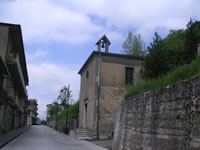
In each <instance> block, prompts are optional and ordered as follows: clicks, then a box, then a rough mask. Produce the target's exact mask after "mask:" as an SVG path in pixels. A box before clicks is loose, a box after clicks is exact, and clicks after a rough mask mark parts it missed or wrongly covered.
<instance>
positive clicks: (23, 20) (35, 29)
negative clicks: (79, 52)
mask: <svg viewBox="0 0 200 150" xmlns="http://www.w3.org/2000/svg"><path fill="white" fill-rule="evenodd" d="M0 9H1V10H2V12H3V13H2V14H3V15H0V19H1V20H3V21H6V22H12V23H17V24H19V23H20V24H21V25H22V29H23V34H24V39H25V42H33V41H36V42H43V43H45V42H51V41H56V42H68V43H72V44H77V43H79V44H80V43H83V42H88V41H89V40H91V39H93V37H94V36H96V34H99V33H100V32H104V31H105V30H104V28H103V26H102V25H100V24H96V23H94V22H92V21H91V19H90V17H89V16H88V15H87V14H82V13H78V12H75V11H73V10H71V9H69V8H68V7H67V6H66V7H64V6H61V5H56V4H53V3H51V1H48V0H42V1H41V0H35V1H27V0H20V1H15V2H4V3H3V5H1V6H0ZM118 34H119V33H118Z"/></svg>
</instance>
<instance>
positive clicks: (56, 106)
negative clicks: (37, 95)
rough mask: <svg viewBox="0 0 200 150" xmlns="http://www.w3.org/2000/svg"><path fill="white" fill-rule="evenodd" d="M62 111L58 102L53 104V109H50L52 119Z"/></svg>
mask: <svg viewBox="0 0 200 150" xmlns="http://www.w3.org/2000/svg"><path fill="white" fill-rule="evenodd" d="M61 110H62V109H61V107H60V105H59V104H58V103H57V102H53V103H52V106H51V108H50V109H49V112H48V113H49V114H50V118H52V117H53V116H54V115H55V114H56V113H57V112H60V111H61Z"/></svg>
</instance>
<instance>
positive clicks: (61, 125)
mask: <svg viewBox="0 0 200 150" xmlns="http://www.w3.org/2000/svg"><path fill="white" fill-rule="evenodd" d="M68 124H69V130H74V129H75V128H77V127H78V120H77V119H69V122H68ZM47 125H48V126H49V127H51V128H54V129H55V128H56V120H52V121H49V122H48V123H47ZM65 128H66V119H61V120H57V130H58V131H60V132H63V133H64V132H65Z"/></svg>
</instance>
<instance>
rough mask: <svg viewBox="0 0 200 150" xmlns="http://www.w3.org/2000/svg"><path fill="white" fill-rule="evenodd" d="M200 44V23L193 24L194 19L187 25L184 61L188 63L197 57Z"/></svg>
mask: <svg viewBox="0 0 200 150" xmlns="http://www.w3.org/2000/svg"><path fill="white" fill-rule="evenodd" d="M199 42H200V22H199V21H195V22H193V21H192V19H190V21H189V22H188V24H187V30H186V41H185V52H184V60H185V62H186V63H191V61H192V60H193V59H194V58H195V57H196V56H197V44H198V43H199Z"/></svg>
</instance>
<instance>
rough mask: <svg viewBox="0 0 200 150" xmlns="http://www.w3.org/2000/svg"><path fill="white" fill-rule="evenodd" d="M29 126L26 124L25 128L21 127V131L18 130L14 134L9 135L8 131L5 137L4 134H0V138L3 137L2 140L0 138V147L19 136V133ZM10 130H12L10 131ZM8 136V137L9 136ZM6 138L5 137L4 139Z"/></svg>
mask: <svg viewBox="0 0 200 150" xmlns="http://www.w3.org/2000/svg"><path fill="white" fill-rule="evenodd" d="M29 128H30V126H27V127H25V128H23V129H21V131H18V132H17V133H16V134H14V135H9V133H8V135H7V137H6V136H4V137H3V136H2V137H0V139H1V138H5V139H2V140H0V149H1V148H3V147H4V146H5V145H7V144H8V143H9V142H11V141H12V140H14V139H15V138H17V137H18V136H20V135H21V134H23V133H24V132H26V131H27V130H28V129H29ZM11 132H12V131H11ZM9 136H10V137H9ZM6 138H7V139H6Z"/></svg>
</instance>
